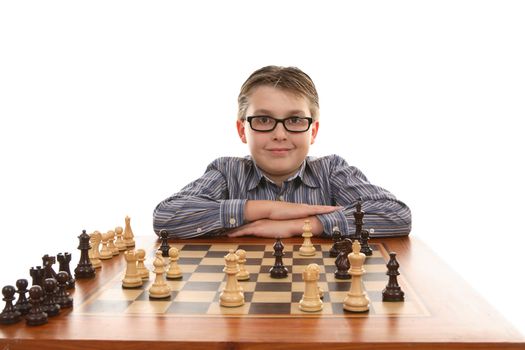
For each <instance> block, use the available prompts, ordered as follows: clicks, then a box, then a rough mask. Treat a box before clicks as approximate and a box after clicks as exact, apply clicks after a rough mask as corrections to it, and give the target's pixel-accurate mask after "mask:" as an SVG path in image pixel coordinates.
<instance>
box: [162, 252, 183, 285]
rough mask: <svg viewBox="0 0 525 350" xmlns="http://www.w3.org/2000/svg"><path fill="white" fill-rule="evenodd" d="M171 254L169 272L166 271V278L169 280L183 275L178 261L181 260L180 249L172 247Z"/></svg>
mask: <svg viewBox="0 0 525 350" xmlns="http://www.w3.org/2000/svg"><path fill="white" fill-rule="evenodd" d="M169 256H170V265H169V268H168V272H166V278H167V279H169V280H174V279H178V278H181V277H182V271H181V269H180V267H179V264H178V263H177V260H179V250H178V249H177V248H175V247H171V248H170V250H169Z"/></svg>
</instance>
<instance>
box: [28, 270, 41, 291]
mask: <svg viewBox="0 0 525 350" xmlns="http://www.w3.org/2000/svg"><path fill="white" fill-rule="evenodd" d="M29 275H30V276H31V278H32V279H33V284H32V285H33V286H40V287H42V283H43V282H44V270H43V269H42V266H35V267H32V268H30V269H29Z"/></svg>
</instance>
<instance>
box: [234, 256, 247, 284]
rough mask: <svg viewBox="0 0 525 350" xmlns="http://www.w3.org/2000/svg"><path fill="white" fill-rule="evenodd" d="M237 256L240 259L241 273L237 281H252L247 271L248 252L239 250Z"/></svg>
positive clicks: (238, 274)
mask: <svg viewBox="0 0 525 350" xmlns="http://www.w3.org/2000/svg"><path fill="white" fill-rule="evenodd" d="M235 254H236V255H237V256H238V257H239V260H238V261H237V263H238V264H239V272H238V273H237V281H246V280H249V279H250V273H249V272H248V270H246V266H245V265H244V264H246V251H245V250H244V249H237V251H236V252H235Z"/></svg>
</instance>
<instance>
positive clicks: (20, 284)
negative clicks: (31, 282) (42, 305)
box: [15, 278, 31, 315]
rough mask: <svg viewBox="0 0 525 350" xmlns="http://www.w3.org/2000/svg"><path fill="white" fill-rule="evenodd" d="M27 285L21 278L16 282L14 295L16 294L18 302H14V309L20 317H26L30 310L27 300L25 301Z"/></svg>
mask: <svg viewBox="0 0 525 350" xmlns="http://www.w3.org/2000/svg"><path fill="white" fill-rule="evenodd" d="M27 285H28V283H27V280H26V279H23V278H21V279H19V280H17V281H16V288H17V291H16V293H17V294H18V300H17V301H16V304H15V309H16V311H18V312H20V314H22V315H26V314H27V313H28V312H29V309H31V305H30V304H29V300H27V297H26V293H27Z"/></svg>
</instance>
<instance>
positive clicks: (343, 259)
mask: <svg viewBox="0 0 525 350" xmlns="http://www.w3.org/2000/svg"><path fill="white" fill-rule="evenodd" d="M351 247H352V240H350V239H349V238H345V239H343V240H342V241H339V242H338V243H337V249H338V250H339V255H338V256H337V258H336V259H335V266H336V267H337V269H336V270H335V274H334V277H335V278H337V279H338V280H349V279H350V278H352V276H351V275H350V274H349V273H348V270H349V269H350V261H349V260H348V253H350V249H351Z"/></svg>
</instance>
